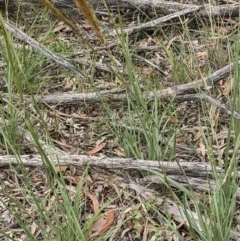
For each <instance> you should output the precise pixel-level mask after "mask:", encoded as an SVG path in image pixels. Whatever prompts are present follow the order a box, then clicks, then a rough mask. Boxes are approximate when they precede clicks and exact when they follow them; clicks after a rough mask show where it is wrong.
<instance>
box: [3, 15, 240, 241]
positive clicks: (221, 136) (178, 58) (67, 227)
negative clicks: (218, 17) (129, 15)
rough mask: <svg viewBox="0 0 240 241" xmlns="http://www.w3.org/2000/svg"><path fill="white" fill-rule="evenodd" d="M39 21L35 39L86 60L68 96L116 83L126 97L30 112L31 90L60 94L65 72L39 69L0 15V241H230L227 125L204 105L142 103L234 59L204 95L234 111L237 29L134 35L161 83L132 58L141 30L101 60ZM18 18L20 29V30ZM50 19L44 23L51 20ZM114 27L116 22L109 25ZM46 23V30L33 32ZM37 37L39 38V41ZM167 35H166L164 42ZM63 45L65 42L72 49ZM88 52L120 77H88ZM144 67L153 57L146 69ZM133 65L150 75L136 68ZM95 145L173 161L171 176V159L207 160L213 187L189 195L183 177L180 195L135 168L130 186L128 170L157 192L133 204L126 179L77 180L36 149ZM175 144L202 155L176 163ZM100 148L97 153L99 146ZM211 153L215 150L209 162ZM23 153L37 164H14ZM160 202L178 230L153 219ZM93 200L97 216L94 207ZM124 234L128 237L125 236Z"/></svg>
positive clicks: (176, 186) (35, 56)
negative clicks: (1, 94)
mask: <svg viewBox="0 0 240 241" xmlns="http://www.w3.org/2000/svg"><path fill="white" fill-rule="evenodd" d="M41 13H42V14H40V15H39V16H37V17H36V19H35V21H34V24H33V25H32V28H31V30H30V31H29V33H31V34H33V35H34V34H35V35H34V36H35V39H36V40H38V41H40V42H42V43H43V44H44V45H49V46H48V47H49V48H50V49H51V50H52V51H53V52H56V53H61V54H63V53H64V54H66V52H72V53H74V52H75V49H77V48H80V47H81V49H84V48H86V51H83V52H82V54H83V55H84V56H85V57H88V58H90V59H91V60H92V62H93V63H92V66H91V67H90V68H89V69H87V70H86V74H87V75H88V77H87V78H86V83H81V82H79V83H77V85H79V88H77V90H81V91H82V92H84V91H89V89H90V90H91V91H96V90H98V89H99V88H101V85H104V86H110V87H111V86H114V87H118V86H119V83H120V86H121V87H124V88H125V89H126V93H127V98H126V102H125V103H123V104H117V103H110V104H109V102H104V101H102V102H100V104H99V105H98V106H89V105H87V104H86V105H85V106H83V107H78V106H77V107H76V106H75V107H74V106H72V107H61V106H60V107H59V106H54V107H49V108H47V107H44V106H39V105H38V103H37V102H36V101H35V98H34V95H35V94H36V93H37V94H38V95H41V94H45V93H52V92H55V91H60V92H62V91H66V90H64V86H66V80H67V79H69V78H72V74H71V73H69V72H67V71H66V70H64V69H62V68H61V67H58V66H55V65H53V64H50V65H49V63H50V62H49V60H46V59H45V58H44V57H43V56H42V55H41V54H40V53H37V52H35V51H34V50H32V49H31V48H29V47H28V46H25V45H24V44H22V43H19V42H18V41H17V40H15V39H14V37H13V36H12V35H11V34H10V33H8V32H7V31H6V29H5V28H4V26H3V18H2V17H1V18H0V26H1V34H2V36H3V37H2V38H1V43H0V44H1V45H2V46H5V48H1V52H0V59H1V62H3V63H6V64H7V68H6V69H4V71H1V72H0V74H1V76H2V77H3V78H4V80H5V85H6V87H5V88H6V91H5V92H6V96H7V98H5V99H4V101H3V104H2V105H1V106H0V114H1V119H0V120H1V122H0V126H1V128H0V151H1V155H6V154H11V155H14V156H15V157H16V158H17V160H18V161H19V165H17V166H10V167H9V168H3V170H2V172H0V174H1V175H2V178H1V179H0V180H1V181H0V188H1V195H0V212H1V214H2V218H0V237H1V239H2V240H58V241H59V240H110V239H111V238H112V239H113V240H120V239H118V237H121V235H122V237H130V236H131V237H132V238H134V240H142V239H143V237H144V235H146V236H147V239H145V240H159V238H160V237H164V238H165V239H170V240H171V239H173V238H176V239H177V238H178V239H179V240H186V238H188V240H206V241H207V240H208V241H209V240H218V241H221V240H222V241H227V240H231V230H232V229H233V228H234V215H235V211H236V193H237V188H238V177H237V170H238V153H237V152H238V149H239V140H240V139H239V137H240V136H239V122H238V120H235V119H234V118H233V117H232V116H231V117H228V116H226V115H225V114H217V113H218V112H217V111H216V110H215V112H214V110H213V109H212V108H213V107H212V106H210V105H209V104H207V103H205V102H204V101H199V102H197V103H196V102H188V103H186V102H183V103H176V102H174V101H173V100H168V101H167V100H162V99H160V98H159V97H158V96H157V94H156V95H155V96H153V98H152V99H151V100H149V99H147V98H146V96H145V92H146V91H153V92H154V91H155V90H158V89H159V88H165V87H169V86H175V85H178V84H183V83H188V82H191V81H193V80H194V79H197V78H200V77H203V76H207V75H208V74H209V73H212V72H213V71H215V70H217V69H219V68H221V67H222V66H225V65H226V64H228V63H229V62H234V63H235V66H234V75H233V77H232V83H233V86H232V88H230V91H228V92H227V94H226V95H225V96H223V97H222V92H223V90H224V88H226V86H225V85H223V84H222V83H219V84H218V85H216V86H215V88H214V89H213V90H209V94H211V95H214V96H217V98H220V99H221V101H227V102H228V103H227V104H228V105H229V106H230V107H231V109H232V110H238V101H239V84H238V82H239V71H238V65H237V61H238V57H239V54H238V53H239V42H238V39H237V34H238V33H239V32H236V31H235V32H233V33H231V34H232V35H231V34H228V35H227V37H226V35H224V34H219V31H220V30H221V29H222V28H223V27H225V26H224V23H223V22H221V21H220V23H219V22H215V21H213V20H212V21H211V22H210V23H203V22H201V25H199V26H198V28H197V29H194V28H193V27H192V23H188V21H187V19H186V21H182V22H181V21H180V22H179V23H178V26H177V27H176V26H175V25H174V24H170V25H169V26H165V27H164V26H163V27H161V29H159V32H157V31H156V32H155V35H153V36H149V35H144V36H143V40H144V41H149V42H151V43H154V44H156V43H157V45H158V46H159V50H160V51H159V53H157V55H156V56H158V57H159V56H160V55H161V56H160V57H159V58H160V60H161V61H162V62H163V63H162V62H161V65H164V66H165V68H166V70H167V71H168V76H167V77H166V78H164V77H163V76H161V75H160V74H159V73H156V71H155V70H152V69H151V68H150V67H148V66H147V67H146V66H142V63H140V62H136V60H134V54H135V53H136V51H137V48H138V46H139V40H138V38H140V37H141V36H142V35H143V33H139V34H138V36H137V37H136V38H133V39H132V38H131V36H125V35H124V34H123V33H122V32H121V30H120V31H119V33H118V35H117V36H115V37H114V38H115V39H110V40H111V41H113V42H114V41H115V42H116V43H118V44H117V48H115V49H114V50H111V52H110V50H109V49H107V50H103V52H100V53H98V52H97V51H96V52H91V51H92V49H89V46H88V45H85V43H86V41H84V42H81V39H77V40H76V38H75V37H72V38H71V36H70V37H69V35H68V34H64V33H54V31H53V28H54V24H51V25H50V26H49V25H46V24H47V23H48V21H49V15H48V14H46V12H44V11H43V12H41ZM45 14H46V15H45ZM38 18H40V20H41V21H43V22H41V21H40V22H41V24H38V22H39V19H38ZM110 20H111V21H113V20H112V19H110ZM26 21H27V20H26V19H25V20H24V21H23V22H22V23H21V21H19V22H20V23H21V24H23V25H24V24H26V26H27V22H26ZM45 21H46V22H45ZM52 21H53V23H54V21H56V20H54V19H52ZM124 21H125V19H124V20H122V19H121V18H120V17H119V22H120V26H122V25H123V22H124ZM139 21H140V18H139ZM44 23H45V24H44ZM107 24H108V22H107V21H106V26H104V27H105V28H107V27H109V26H107ZM221 24H222V25H221ZM45 25H46V26H49V28H47V29H46V28H44V29H43V26H45ZM36 26H37V27H36ZM38 27H39V28H38ZM116 27H117V25H115V28H116ZM39 29H40V30H39ZM42 31H43V35H40V36H39V35H38V34H39V33H40V32H42ZM176 33H177V37H174V35H176ZM42 36H44V37H42ZM87 37H88V36H87V35H86V38H87ZM90 39H91V36H90ZM73 40H74V41H76V42H74V43H73V44H72V42H71V41H73ZM89 41H90V40H89ZM94 41H97V40H96V39H95V40H94ZM144 41H143V43H144ZM69 43H70V44H69ZM99 54H100V55H101V54H104V55H105V56H106V57H104V58H107V59H108V61H109V62H111V63H113V62H114V63H116V62H117V61H118V62H120V63H121V67H123V71H122V73H120V74H119V73H111V74H109V73H104V72H101V71H99V70H97V68H96V66H95V61H97V59H99V58H97V57H96V56H98V55H99ZM150 57H151V54H150ZM150 57H149V58H150ZM104 58H103V60H104ZM154 58H155V56H154V54H153V56H152V57H151V61H153V60H154ZM116 60H117V61H116ZM144 67H145V68H146V69H147V72H148V73H149V72H151V73H153V76H155V77H154V78H152V77H149V75H146V73H144V72H139V71H138V70H139V68H144ZM94 80H96V81H94ZM77 81H78V80H77ZM226 83H228V82H226ZM70 90H71V88H70ZM225 93H226V92H225ZM16 95H17V96H18V100H17V101H16V98H15V97H16ZM25 95H31V97H32V102H31V104H29V102H28V101H26V99H25ZM84 118H86V119H84ZM90 118H92V119H90ZM89 120H93V121H92V122H89ZM186 127H187V128H186ZM225 130H227V131H225ZM26 133H28V134H29V135H30V136H31V141H30V142H29V140H26V137H25V134H26ZM104 141H105V142H106V143H107V144H106V145H105V146H106V147H105V151H106V153H107V154H109V155H111V156H114V155H116V154H117V155H122V156H126V157H131V158H136V159H143V160H146V161H147V160H155V161H168V162H172V161H175V162H178V163H179V167H180V164H181V160H185V161H195V162H196V163H197V162H199V160H200V161H201V160H204V161H208V162H209V163H210V164H211V167H212V176H213V180H214V181H215V184H216V186H215V188H212V186H211V185H210V176H209V180H208V183H209V187H208V188H209V192H207V193H200V194H199V193H197V192H196V191H195V190H193V188H192V186H191V183H190V181H191V180H188V176H187V173H184V171H183V170H182V177H183V179H184V180H185V183H186V184H187V185H185V186H184V185H183V184H182V183H181V182H178V181H176V179H174V178H173V177H172V176H168V175H163V174H162V173H160V172H158V171H151V170H140V171H141V172H140V174H139V172H138V174H136V177H135V176H134V174H135V171H134V170H133V171H132V173H131V175H133V176H131V177H129V178H130V179H131V178H145V177H149V176H151V175H154V176H155V177H159V178H160V180H161V182H160V181H159V183H157V185H158V189H157V192H153V194H152V195H151V196H150V197H149V200H145V199H143V197H142V196H141V195H140V194H138V195H136V193H134V192H133V191H130V190H128V189H127V188H125V186H124V185H126V183H125V184H124V181H125V179H126V176H124V178H125V179H117V180H118V182H115V181H114V180H115V179H114V178H115V175H113V174H109V176H108V178H106V176H102V173H101V172H99V171H95V172H94V170H91V168H86V169H84V170H81V171H79V170H78V169H76V168H75V167H74V166H71V167H66V166H59V167H55V166H53V164H52V160H53V158H54V153H52V152H51V150H52V149H51V150H46V149H45V148H44V147H43V145H42V142H45V143H47V144H48V145H49V146H54V144H53V143H58V144H57V146H55V147H54V148H56V149H55V150H56V151H58V150H59V148H60V149H62V150H63V151H65V152H67V153H68V154H73V153H74V154H87V153H88V151H89V150H91V149H92V148H94V147H96V146H99V145H100V144H101V143H102V142H104ZM99 142H100V144H99ZM178 144H181V145H182V146H183V147H189V146H190V147H191V148H192V149H200V153H201V154H197V155H190V154H182V153H181V152H179V151H178V149H177V147H178ZM106 149H108V150H106ZM109 150H112V151H109ZM102 151H103V153H104V149H103V150H102ZM216 151H218V152H219V155H217V156H216V154H215V152H216ZM28 153H31V154H35V153H38V154H40V155H41V159H42V163H43V167H42V168H31V167H25V166H24V165H22V164H21V161H22V160H21V155H22V154H28ZM49 153H50V155H48V154H49ZM221 153H223V154H221ZM218 167H222V168H223V173H222V174H219V173H218V172H217V168H218ZM126 173H127V172H126ZM118 174H119V173H118ZM126 175H127V174H126ZM120 176H121V175H120ZM119 180H120V183H121V182H122V184H119ZM147 186H148V185H147ZM199 195H200V196H201V198H200V197H199ZM158 197H161V198H162V199H163V203H159V199H157V198H158ZM169 197H170V198H171V200H173V201H174V203H176V204H177V206H178V208H179V210H181V213H182V216H183V217H184V220H185V221H186V222H187V223H188V225H186V224H182V225H180V226H179V224H178V223H177V221H176V220H174V218H173V217H172V216H171V215H169V214H168V213H166V212H164V211H163V210H164V209H163V206H164V202H167V199H168V198H169ZM97 203H98V204H99V205H100V209H98V210H94V208H95V206H96V205H97ZM226 207H227V208H226ZM111 210H115V211H116V212H118V214H119V216H115V219H114V223H113V224H112V225H110V227H109V228H108V230H107V232H106V233H103V234H101V235H98V236H92V235H93V233H94V232H100V231H101V230H99V229H100V228H99V226H97V225H100V224H98V223H97V220H100V221H102V220H106V219H107V218H108V214H109V212H108V211H111ZM194 213H195V215H196V216H194ZM104 215H105V216H104ZM103 216H104V217H105V219H104V218H102V217H103ZM196 217H197V220H196ZM2 225H4V226H2ZM101 225H102V224H101ZM101 225H100V227H101V228H102V227H103V226H101ZM128 233H129V236H126V235H125V234H128ZM129 240H130V238H129Z"/></svg>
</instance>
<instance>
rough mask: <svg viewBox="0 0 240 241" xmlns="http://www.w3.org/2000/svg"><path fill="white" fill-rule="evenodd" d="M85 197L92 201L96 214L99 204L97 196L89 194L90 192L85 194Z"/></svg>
mask: <svg viewBox="0 0 240 241" xmlns="http://www.w3.org/2000/svg"><path fill="white" fill-rule="evenodd" d="M86 195H87V197H88V198H89V199H91V201H92V205H93V211H94V213H96V212H98V211H99V202H98V199H97V196H96V195H94V194H91V193H90V192H87V193H86Z"/></svg>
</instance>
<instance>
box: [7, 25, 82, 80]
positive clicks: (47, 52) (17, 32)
mask: <svg viewBox="0 0 240 241" xmlns="http://www.w3.org/2000/svg"><path fill="white" fill-rule="evenodd" d="M4 26H5V28H6V29H7V30H8V31H10V32H11V33H13V34H14V36H15V37H17V38H18V39H20V40H22V41H24V42H26V43H27V44H29V45H30V46H32V47H33V48H34V49H36V50H37V51H39V52H40V53H42V54H43V55H45V56H46V57H48V58H50V59H52V60H53V61H54V62H55V63H57V64H60V65H62V66H64V67H65V68H66V69H69V70H70V71H72V72H73V73H74V74H76V75H77V76H78V77H79V78H82V79H83V78H84V75H83V74H82V73H81V72H79V71H78V70H77V69H76V68H75V67H74V66H73V65H72V64H71V63H69V62H68V61H66V60H64V59H63V58H60V57H59V56H57V55H56V54H54V53H53V52H51V51H50V50H49V49H47V48H45V47H44V46H43V45H41V44H40V43H38V42H37V41H36V40H34V39H33V38H31V37H30V36H28V35H27V34H26V33H24V32H23V31H22V30H20V29H18V28H16V27H15V26H13V25H12V24H10V23H8V22H6V21H5V22H4Z"/></svg>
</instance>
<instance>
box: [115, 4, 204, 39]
mask: <svg viewBox="0 0 240 241" xmlns="http://www.w3.org/2000/svg"><path fill="white" fill-rule="evenodd" d="M199 9H200V7H199V6H193V7H190V8H187V9H184V10H182V11H179V12H176V13H171V14H169V15H167V16H164V17H161V18H158V19H155V20H152V21H149V22H147V23H143V24H140V25H138V26H134V27H130V28H126V29H124V30H123V32H124V33H126V34H132V33H135V32H137V31H143V30H147V29H152V28H157V25H159V24H160V23H164V22H167V21H169V20H171V19H173V18H177V17H180V16H183V15H186V14H187V13H192V12H196V11H197V10H199ZM118 33H119V30H114V31H113V33H112V34H113V35H117V34H118Z"/></svg>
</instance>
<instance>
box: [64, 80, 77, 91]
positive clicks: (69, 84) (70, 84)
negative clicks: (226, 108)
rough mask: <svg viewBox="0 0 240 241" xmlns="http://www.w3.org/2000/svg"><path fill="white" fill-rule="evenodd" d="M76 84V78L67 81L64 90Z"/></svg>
mask: <svg viewBox="0 0 240 241" xmlns="http://www.w3.org/2000/svg"><path fill="white" fill-rule="evenodd" d="M74 84H75V79H70V80H68V81H67V83H66V84H65V86H64V87H63V89H64V90H70V89H71V88H72V87H73V85H74Z"/></svg>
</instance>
